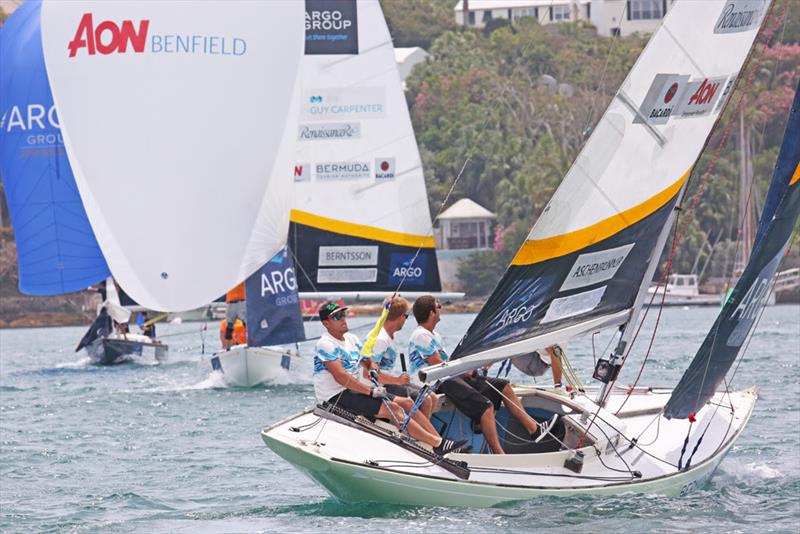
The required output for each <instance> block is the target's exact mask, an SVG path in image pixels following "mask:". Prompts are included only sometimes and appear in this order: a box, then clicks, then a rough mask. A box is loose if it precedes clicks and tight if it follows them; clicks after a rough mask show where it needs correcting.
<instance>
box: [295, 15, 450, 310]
mask: <svg viewBox="0 0 800 534" xmlns="http://www.w3.org/2000/svg"><path fill="white" fill-rule="evenodd" d="M315 6H316V7H315ZM336 6H337V7H336V9H337V10H342V13H344V16H351V17H354V18H353V26H352V27H353V28H356V29H357V34H358V39H357V46H355V47H352V48H350V49H349V50H333V51H330V50H324V51H316V53H312V54H309V53H307V54H306V55H305V56H304V58H303V61H302V63H301V66H300V88H301V89H300V95H301V98H300V101H299V106H298V108H296V114H297V119H298V127H297V130H296V131H290V132H287V134H286V135H287V138H291V139H292V140H293V141H294V147H293V158H294V159H293V162H292V170H293V175H294V187H295V203H294V207H293V209H292V213H291V221H292V224H291V228H290V235H289V246H290V248H291V249H292V252H293V254H294V257H295V261H296V267H297V274H298V285H299V291H300V293H301V296H303V297H307V298H348V299H354V298H360V299H375V300H382V299H383V298H384V297H386V296H387V295H389V294H391V293H393V292H394V291H395V290H397V288H398V287H399V286H400V282H401V281H403V284H402V290H403V292H423V293H431V292H439V291H441V283H440V280H439V269H438V266H437V261H436V251H435V244H434V238H433V227H432V224H431V216H430V211H429V205H428V195H427V191H426V189H425V179H424V176H423V170H422V161H421V158H420V154H419V149H418V148H417V142H416V138H415V136H414V130H413V128H412V125H411V118H410V116H409V112H408V106H407V104H406V99H405V94H404V93H403V88H402V82H401V80H400V75H399V72H398V69H397V64H396V61H395V57H394V48H393V45H392V39H391V36H390V35H389V31H388V28H387V26H386V22H385V20H384V18H383V13H382V12H381V8H380V4H379V3H378V2H376V1H361V0H359V1H355V0H353V1H352V2H339V3H337V4H336ZM317 8H319V9H327V8H326V4H325V2H306V9H307V13H308V19H307V20H313V17H314V13H315V10H316V9H317ZM306 27H307V29H306V33H307V38H308V36H313V35H314V32H315V30H314V29H313V28H309V25H308V24H307V25H306ZM307 42H309V41H307ZM457 296H458V295H452V296H451V298H456V297H457Z"/></svg>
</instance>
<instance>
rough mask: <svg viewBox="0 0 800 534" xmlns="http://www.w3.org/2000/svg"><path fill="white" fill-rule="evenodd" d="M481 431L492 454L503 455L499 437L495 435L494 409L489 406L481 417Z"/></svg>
mask: <svg viewBox="0 0 800 534" xmlns="http://www.w3.org/2000/svg"><path fill="white" fill-rule="evenodd" d="M481 431H482V432H483V437H484V438H485V439H486V442H487V443H488V444H489V447H490V448H491V449H492V452H493V453H494V454H505V451H503V447H501V446H500V437H499V436H498V435H497V426H495V421H494V408H492V407H491V406H489V407H488V408H486V411H484V412H483V415H481Z"/></svg>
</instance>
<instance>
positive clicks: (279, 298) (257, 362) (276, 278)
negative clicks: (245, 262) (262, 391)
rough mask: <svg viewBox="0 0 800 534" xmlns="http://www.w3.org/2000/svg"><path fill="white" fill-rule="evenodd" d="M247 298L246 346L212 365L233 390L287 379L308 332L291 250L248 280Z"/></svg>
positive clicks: (229, 351) (228, 352)
mask: <svg viewBox="0 0 800 534" xmlns="http://www.w3.org/2000/svg"><path fill="white" fill-rule="evenodd" d="M245 295H246V299H245V304H246V310H247V313H246V318H245V328H246V331H247V343H246V344H240V345H236V346H233V347H230V348H229V349H227V350H221V351H219V352H217V353H216V354H214V355H213V356H211V357H210V358H208V363H209V364H210V365H211V369H212V370H213V371H218V372H220V373H222V376H223V378H224V380H225V383H226V384H227V385H229V386H241V387H251V386H255V385H257V384H262V383H266V382H274V381H280V380H287V379H288V377H289V375H288V371H289V370H290V369H291V368H292V362H293V361H296V360H297V357H298V356H299V350H297V347H298V346H297V343H298V342H300V341H303V340H304V339H305V329H304V326H303V318H302V316H301V315H300V299H299V297H298V294H297V276H296V275H295V271H294V266H293V264H292V258H291V255H290V254H289V253H288V251H287V250H286V249H283V250H281V251H280V252H279V253H278V254H276V255H275V257H274V258H272V259H271V260H270V261H269V262H267V263H266V264H265V265H264V266H263V267H262V268H261V269H259V270H258V271H256V272H255V273H254V274H253V275H251V276H250V277H249V278H248V279H247V281H246V283H245ZM292 348H294V349H295V350H292Z"/></svg>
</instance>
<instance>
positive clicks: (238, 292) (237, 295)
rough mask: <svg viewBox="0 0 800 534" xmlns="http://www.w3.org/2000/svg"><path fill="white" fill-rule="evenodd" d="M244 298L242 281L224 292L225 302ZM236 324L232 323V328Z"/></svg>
mask: <svg viewBox="0 0 800 534" xmlns="http://www.w3.org/2000/svg"><path fill="white" fill-rule="evenodd" d="M239 300H244V282H242V283H241V284H239V285H238V286H236V287H234V288H233V289H231V290H230V291H228V292H227V293H225V302H236V301H239ZM235 327H236V326H235V325H234V328H235Z"/></svg>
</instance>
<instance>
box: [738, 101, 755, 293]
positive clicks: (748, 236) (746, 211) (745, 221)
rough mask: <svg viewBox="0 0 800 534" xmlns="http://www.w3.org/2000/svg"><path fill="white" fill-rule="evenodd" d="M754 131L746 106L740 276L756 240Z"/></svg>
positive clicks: (741, 159)
mask: <svg viewBox="0 0 800 534" xmlns="http://www.w3.org/2000/svg"><path fill="white" fill-rule="evenodd" d="M751 133H752V129H751V128H750V126H749V125H748V124H746V123H745V120H744V106H742V110H741V111H740V112H739V221H740V224H741V227H740V228H739V235H738V239H739V252H738V254H737V258H736V264H735V265H734V268H733V272H734V275H735V276H737V277H738V276H740V275H741V274H742V271H744V268H745V267H746V266H747V264H748V263H749V262H750V254H751V253H752V251H753V241H754V240H755V220H754V217H753V212H754V210H753V201H752V199H751V195H752V190H753V158H752V152H751V146H752V145H751Z"/></svg>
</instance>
